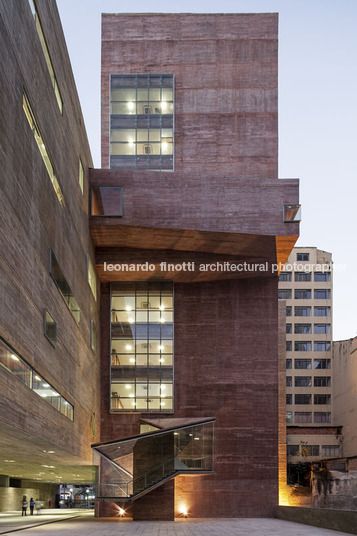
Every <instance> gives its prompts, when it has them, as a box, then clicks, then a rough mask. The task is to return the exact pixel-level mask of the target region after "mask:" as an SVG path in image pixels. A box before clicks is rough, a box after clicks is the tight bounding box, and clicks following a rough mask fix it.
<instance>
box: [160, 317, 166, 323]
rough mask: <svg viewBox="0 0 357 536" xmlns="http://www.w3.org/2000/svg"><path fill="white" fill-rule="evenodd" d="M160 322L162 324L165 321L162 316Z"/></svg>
mask: <svg viewBox="0 0 357 536" xmlns="http://www.w3.org/2000/svg"><path fill="white" fill-rule="evenodd" d="M160 322H161V324H163V323H164V322H165V318H164V317H163V316H162V317H161V318H160Z"/></svg>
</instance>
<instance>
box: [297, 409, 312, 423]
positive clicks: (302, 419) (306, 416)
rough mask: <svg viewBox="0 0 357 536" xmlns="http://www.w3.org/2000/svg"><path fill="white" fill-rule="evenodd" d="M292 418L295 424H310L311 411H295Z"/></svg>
mask: <svg viewBox="0 0 357 536" xmlns="http://www.w3.org/2000/svg"><path fill="white" fill-rule="evenodd" d="M294 418H295V422H296V423H311V422H312V412H311V411H295V416H294Z"/></svg>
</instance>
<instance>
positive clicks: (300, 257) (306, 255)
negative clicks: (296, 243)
mask: <svg viewBox="0 0 357 536" xmlns="http://www.w3.org/2000/svg"><path fill="white" fill-rule="evenodd" d="M296 260H297V261H308V260H310V253H297V254H296Z"/></svg>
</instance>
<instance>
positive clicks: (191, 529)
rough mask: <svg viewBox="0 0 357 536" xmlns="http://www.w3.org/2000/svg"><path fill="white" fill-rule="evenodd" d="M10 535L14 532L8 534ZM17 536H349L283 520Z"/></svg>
mask: <svg viewBox="0 0 357 536" xmlns="http://www.w3.org/2000/svg"><path fill="white" fill-rule="evenodd" d="M8 534H10V533H8ZM13 535H14V536H258V535H259V536H346V533H345V532H337V531H333V530H327V529H320V528H317V527H311V526H309V525H300V524H298V523H291V522H290V521H281V520H280V519H205V520H194V519H185V520H180V521H176V522H169V521H156V522H155V521H136V522H131V521H116V520H114V521H99V520H95V519H88V518H87V519H86V518H84V517H83V518H77V519H73V520H69V521H62V522H60V523H52V524H49V525H43V526H40V527H33V528H29V529H26V530H20V531H18V532H14V533H13Z"/></svg>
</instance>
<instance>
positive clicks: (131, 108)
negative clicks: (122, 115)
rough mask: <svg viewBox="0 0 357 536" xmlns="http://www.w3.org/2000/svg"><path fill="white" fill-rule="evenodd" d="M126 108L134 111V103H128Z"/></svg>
mask: <svg viewBox="0 0 357 536" xmlns="http://www.w3.org/2000/svg"><path fill="white" fill-rule="evenodd" d="M128 108H129V110H134V103H133V102H131V101H130V102H128Z"/></svg>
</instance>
